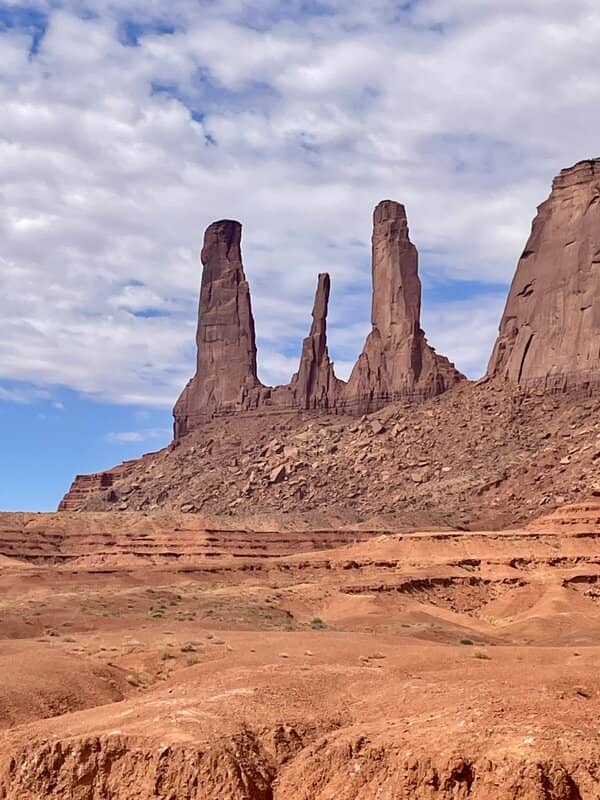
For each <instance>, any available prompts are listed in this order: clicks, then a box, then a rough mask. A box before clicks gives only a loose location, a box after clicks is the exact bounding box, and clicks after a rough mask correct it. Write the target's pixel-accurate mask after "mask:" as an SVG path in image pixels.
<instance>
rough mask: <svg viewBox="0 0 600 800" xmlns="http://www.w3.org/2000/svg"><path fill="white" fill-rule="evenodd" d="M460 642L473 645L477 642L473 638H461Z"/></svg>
mask: <svg viewBox="0 0 600 800" xmlns="http://www.w3.org/2000/svg"><path fill="white" fill-rule="evenodd" d="M460 644H465V645H473V644H475V642H474V641H473V639H461V640H460Z"/></svg>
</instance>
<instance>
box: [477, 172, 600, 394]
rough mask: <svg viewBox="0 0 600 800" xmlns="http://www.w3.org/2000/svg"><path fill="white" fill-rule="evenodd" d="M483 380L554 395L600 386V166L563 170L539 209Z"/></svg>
mask: <svg viewBox="0 0 600 800" xmlns="http://www.w3.org/2000/svg"><path fill="white" fill-rule="evenodd" d="M488 375H489V376H490V377H495V376H501V377H504V378H506V379H508V380H509V381H511V382H513V383H515V384H519V385H521V386H524V387H536V388H541V389H545V390H548V389H550V390H559V391H562V390H563V389H564V388H565V387H566V386H567V385H577V384H582V383H588V384H593V383H597V382H598V380H599V379H600V159H595V160H591V161H581V162H579V163H578V164H576V165H575V166H574V167H571V168H570V169H565V170H562V172H561V173H560V174H559V175H558V176H557V177H556V178H555V179H554V182H553V186H552V192H551V194H550V197H549V198H548V199H547V200H546V201H545V202H544V203H542V205H541V206H540V207H539V209H538V214H537V216H536V218H535V220H534V222H533V227H532V231H531V236H530V237H529V241H528V242H527V245H526V246H525V250H524V252H523V255H522V256H521V260H520V261H519V264H518V267H517V271H516V274H515V277H514V280H513V283H512V286H511V289H510V294H509V296H508V301H507V303H506V308H505V311H504V315H503V317H502V320H501V322H500V331H499V336H498V339H497V341H496V345H495V347H494V351H493V353H492V357H491V360H490V363H489V367H488Z"/></svg>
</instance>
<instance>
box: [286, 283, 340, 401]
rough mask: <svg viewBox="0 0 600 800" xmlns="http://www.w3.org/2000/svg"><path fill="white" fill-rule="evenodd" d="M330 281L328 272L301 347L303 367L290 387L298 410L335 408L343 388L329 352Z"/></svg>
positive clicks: (320, 288)
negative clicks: (335, 372)
mask: <svg viewBox="0 0 600 800" xmlns="http://www.w3.org/2000/svg"><path fill="white" fill-rule="evenodd" d="M330 290H331V279H330V277H329V275H328V274H327V273H326V272H323V273H321V274H320V275H319V279H318V282H317V292H316V294H315V303H314V306H313V312H312V320H313V321H312V325H311V329H310V333H309V335H308V336H307V337H306V339H305V340H304V342H303V344H302V355H301V357H300V367H299V368H298V372H297V373H296V374H295V375H294V377H293V378H292V382H291V387H292V390H293V392H294V399H295V402H296V403H297V405H298V406H299V408H303V409H324V410H326V409H329V408H334V407H335V405H336V403H337V399H338V397H339V393H340V389H341V386H342V385H343V384H342V382H341V381H339V380H338V379H337V378H336V377H335V374H334V371H333V364H332V363H331V361H330V359H329V352H328V350H327V310H328V306H329V292H330Z"/></svg>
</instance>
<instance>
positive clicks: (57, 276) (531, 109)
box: [0, 0, 600, 509]
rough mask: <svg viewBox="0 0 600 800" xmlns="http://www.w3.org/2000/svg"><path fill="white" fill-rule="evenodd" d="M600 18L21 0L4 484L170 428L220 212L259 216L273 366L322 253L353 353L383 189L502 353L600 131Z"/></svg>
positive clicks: (5, 145)
mask: <svg viewBox="0 0 600 800" xmlns="http://www.w3.org/2000/svg"><path fill="white" fill-rule="evenodd" d="M599 35H600V10H599V9H598V8H597V4H596V3H595V2H591V0H572V1H571V2H570V3H568V4H565V3H564V2H562V1H561V2H558V0H545V2H544V3H543V4H540V3H539V2H537V0H518V2H517V0H502V1H501V2H499V3H494V4H487V3H481V2H480V1H479V0H414V2H393V1H392V0H373V2H371V3H366V4H351V3H348V2H346V0H322V1H320V2H316V1H311V2H309V1H308V0H286V2H280V1H278V0H260V1H259V0H171V2H166V1H165V0H143V2H142V0H93V2H91V0H90V2H85V1H84V0H32V1H31V2H17V3H16V2H2V0H0V112H1V119H2V126H1V127H0V173H1V174H0V470H1V474H0V478H1V481H0V487H1V488H0V508H5V509H9V508H10V509H15V508H23V509H48V508H53V507H54V506H55V505H56V503H57V502H58V500H59V499H60V496H61V495H62V494H63V492H64V491H65V490H66V488H67V487H68V485H69V482H70V480H71V478H72V476H73V475H74V474H75V473H76V472H87V471H92V470H96V469H101V468H104V467H108V466H110V465H112V464H114V463H118V462H119V461H121V460H123V459H125V458H131V457H135V456H137V455H139V454H141V453H143V452H145V451H147V450H151V449H156V448H157V447H159V446H161V445H163V444H165V443H166V442H167V441H168V440H169V437H170V427H171V417H170V409H171V406H172V404H173V402H174V400H175V399H176V397H177V395H178V393H179V392H180V390H181V389H182V387H183V385H184V384H185V382H186V380H187V378H188V377H190V376H191V374H192V371H193V364H194V333H195V325H196V318H195V315H196V308H197V294H198V287H199V283H200V266H199V261H198V252H199V250H200V247H201V243H202V236H203V232H204V229H205V227H206V226H207V225H208V224H209V223H210V222H211V221H213V220H215V219H219V218H223V217H230V218H235V219H239V220H240V221H242V222H243V223H244V239H243V248H244V260H245V266H246V272H247V274H248V277H249V279H250V281H251V287H252V292H253V303H254V311H255V316H256V324H257V334H258V343H259V362H260V372H261V375H262V377H263V379H264V380H265V381H266V382H269V383H277V382H282V381H287V380H288V379H289V377H290V375H291V373H292V372H293V371H294V369H295V367H296V363H297V356H298V352H299V349H300V343H301V340H302V337H303V336H304V335H305V333H306V330H307V328H308V325H309V321H310V307H311V303H312V297H313V292H314V286H315V282H316V276H317V273H318V272H320V271H324V270H327V271H329V272H330V273H331V275H332V282H333V288H332V303H331V310H330V349H331V352H332V356H333V358H334V360H335V361H336V366H337V369H338V372H339V374H340V375H341V376H342V377H344V376H346V375H347V373H348V372H349V369H350V366H351V364H352V362H353V361H354V359H355V358H356V356H357V354H358V352H359V351H360V349H361V347H362V342H363V340H364V337H365V335H366V332H367V331H368V328H369V312H370V286H369V284H370V263H369V262H370V256H369V237H370V227H371V213H372V209H373V207H374V206H375V204H376V203H377V202H378V201H379V200H381V199H384V198H392V199H395V200H399V201H401V202H403V203H404V204H405V205H406V207H407V211H408V217H409V224H410V228H411V236H412V238H413V241H414V242H415V244H416V245H417V246H418V248H419V251H420V256H421V276H422V281H423V287H424V297H423V326H424V328H425V330H426V332H427V335H428V337H429V339H430V341H431V343H432V344H433V345H434V346H435V347H436V348H437V349H438V350H439V351H440V352H442V353H444V354H445V355H448V356H449V357H450V358H451V359H453V360H454V361H455V362H456V363H457V365H458V366H459V367H460V368H461V369H462V370H463V371H465V372H466V373H467V374H469V375H470V376H472V377H478V376H479V375H480V374H481V373H482V372H483V371H484V369H485V365H486V361H487V357H488V355H489V352H490V349H491V345H492V341H493V339H494V336H495V331H496V328H497V324H498V320H499V316H500V314H501V310H502V305H503V302H504V298H505V293H506V289H507V285H508V282H509V281H510V279H511V276H512V273H513V270H514V266H515V264H516V260H517V258H518V255H519V253H520V251H521V249H522V247H523V245H524V242H525V240H526V237H527V234H528V231H529V227H530V222H531V219H532V217H533V215H534V213H535V207H536V205H537V204H539V203H540V202H541V201H542V200H543V199H544V198H545V196H547V194H548V191H549V187H550V182H551V179H552V177H553V175H554V174H555V173H556V172H557V171H558V170H559V169H560V168H561V167H565V166H568V165H570V164H572V163H574V162H575V161H577V160H579V159H581V158H587V157H591V156H595V155H599V153H598V151H597V149H596V148H597V134H596V131H597V129H598V122H599V121H600V120H599V119H598V117H599V116H600V110H599V109H600V103H599V102H598V101H599V99H600V97H599V95H600V85H599V83H598V81H597V75H598V72H599V67H600V63H599V62H600V54H599V50H598V47H597V41H598V38H599Z"/></svg>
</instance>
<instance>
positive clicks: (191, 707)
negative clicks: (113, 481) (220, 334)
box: [0, 503, 600, 800]
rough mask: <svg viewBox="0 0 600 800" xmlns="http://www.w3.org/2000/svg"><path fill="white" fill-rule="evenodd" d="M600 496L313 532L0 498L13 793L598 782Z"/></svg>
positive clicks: (3, 767) (459, 793) (592, 789)
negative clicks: (328, 534) (366, 529)
mask: <svg viewBox="0 0 600 800" xmlns="http://www.w3.org/2000/svg"><path fill="white" fill-rule="evenodd" d="M599 507H600V506H599V505H598V504H597V503H590V504H588V505H583V506H579V507H577V508H576V509H574V510H570V511H568V512H565V513H563V514H562V515H561V514H558V515H554V516H553V517H552V518H550V519H546V520H543V521H540V522H539V523H535V524H533V525H531V526H529V527H528V528H527V529H523V530H516V531H504V532H493V533H490V532H485V531H483V532H458V531H416V532H412V533H401V534H393V533H391V534H390V533H386V534H378V533H377V532H370V533H369V534H368V536H367V535H365V537H364V540H363V541H357V542H353V541H352V537H348V536H347V534H346V533H345V532H341V533H340V536H339V537H338V538H335V537H333V538H331V539H330V541H329V544H330V545H334V546H331V547H329V549H314V546H315V544H316V545H318V546H322V545H323V542H322V541H321V540H320V539H319V538H318V537H317V536H314V537H311V536H308V537H307V536H303V537H301V538H299V539H298V540H297V544H298V546H299V547H300V548H301V550H302V551H301V552H297V551H296V552H295V550H297V548H296V547H295V546H294V545H295V540H294V533H293V531H292V532H290V531H286V532H282V531H266V532H265V531H249V530H245V531H244V532H243V533H244V536H243V537H240V531H239V530H237V531H236V530H235V526H234V527H233V528H232V530H231V531H230V532H229V534H226V533H223V532H222V531H221V532H220V533H219V536H217V537H215V535H214V530H212V531H211V530H210V529H209V530H207V528H210V526H207V525H206V522H204V523H203V524H201V521H200V520H196V523H197V524H195V525H190V526H188V527H190V528H193V529H194V532H193V533H192V534H190V533H189V531H188V532H187V533H186V534H185V536H182V535H180V534H181V531H176V530H174V529H173V530H170V531H169V530H168V529H167V528H168V526H166V523H165V521H164V520H162V521H161V523H160V525H157V524H156V520H151V521H150V522H148V521H146V522H144V521H143V520H141V519H140V520H137V521H136V522H135V524H136V525H137V526H139V529H138V531H137V533H138V534H139V535H140V536H141V537H142V539H143V540H144V541H146V543H148V542H149V544H150V546H149V547H147V548H146V549H143V550H141V551H140V550H139V548H138V549H136V548H135V547H127V546H126V545H127V542H128V541H130V540H131V537H127V536H122V537H121V538H120V536H119V524H118V515H112V517H110V518H109V517H108V516H104V517H103V516H102V515H95V516H94V517H93V518H92V517H86V516H85V515H83V516H80V517H79V518H78V515H70V516H69V515H65V516H63V517H60V516H57V515H49V517H48V518H45V517H44V516H43V515H36V517H35V524H32V523H31V520H29V518H27V519H25V518H22V519H20V521H17V520H16V519H15V517H14V516H10V518H9V516H8V515H0V554H1V558H0V638H1V639H2V648H1V652H0V674H1V675H2V682H1V685H0V730H1V732H0V740H1V742H2V747H1V749H0V798H3V799H4V798H6V800H9V799H10V800H12V798H19V800H29V799H30V798H31V800H33V798H36V799H37V798H40V797H49V798H59V797H60V798H74V799H75V798H76V799H77V800H80V799H81V800H83V799H85V800H92V799H95V798H118V800H121V799H124V798H127V799H128V800H129V798H131V800H133V798H165V799H166V798H170V800H178V798H225V799H227V798H231V800H233V799H234V798H236V799H237V798H240V800H241V799H242V798H246V799H247V800H254V798H264V799H265V800H269V798H271V799H272V798H276V800H281V799H282V798H286V799H289V800H308V798H319V800H326V798H327V799H328V798H331V799H332V800H333V798H336V800H337V798H342V800H345V799H346V798H347V800H351V798H352V799H353V798H363V800H370V798H390V800H391V799H392V798H405V797H406V798H417V800H419V798H423V799H425V798H427V799H430V800H433V799H434V798H444V800H446V798H448V800H450V798H451V799H452V800H458V799H460V798H463V797H464V798H477V799H478V798H500V800H504V798H506V799H507V800H508V798H511V800H512V798H521V797H522V798H536V799H537V798H541V799H542V800H544V799H545V798H548V800H578V798H579V800H592V798H594V799H595V800H596V799H597V798H599V797H600V724H599V722H598V720H599V719H600V713H599V712H600V702H599V698H600V672H599V671H598V665H599V658H600V551H599V547H598V545H599V543H600V528H599V527H598V526H597V517H598V510H599ZM140 516H141V515H140ZM17 522H18V525H17ZM130 524H131V519H130V520H129V523H128V525H130ZM19 525H20V526H21V527H19ZM25 530H27V531H28V536H27V537H24V536H23V535H22V534H23V531H25ZM82 531H84V533H85V547H83V548H80V549H79V550H77V548H74V547H73V542H74V541H76V540H78V536H79V539H80V537H81V533H82ZM157 531H158V532H157ZM17 534H18V535H17ZM215 538H216V539H218V542H217V544H216V545H215ZM242 538H243V541H244V545H243V546H241V545H240V542H241V540H242ZM210 540H212V541H213V545H214V547H213V546H212V545H211V546H209V547H208V549H206V547H204V549H203V547H201V546H200V544H201V543H202V542H204V543H206V542H209V541H210ZM19 541H21V543H22V544H21V545H20V546H19V544H18V542H19ZM307 542H308V543H309V544H307ZM311 542H312V544H310V543H311ZM167 543H168V547H167V546H166V544H167ZM217 545H218V546H217ZM309 545H310V546H309Z"/></svg>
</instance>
